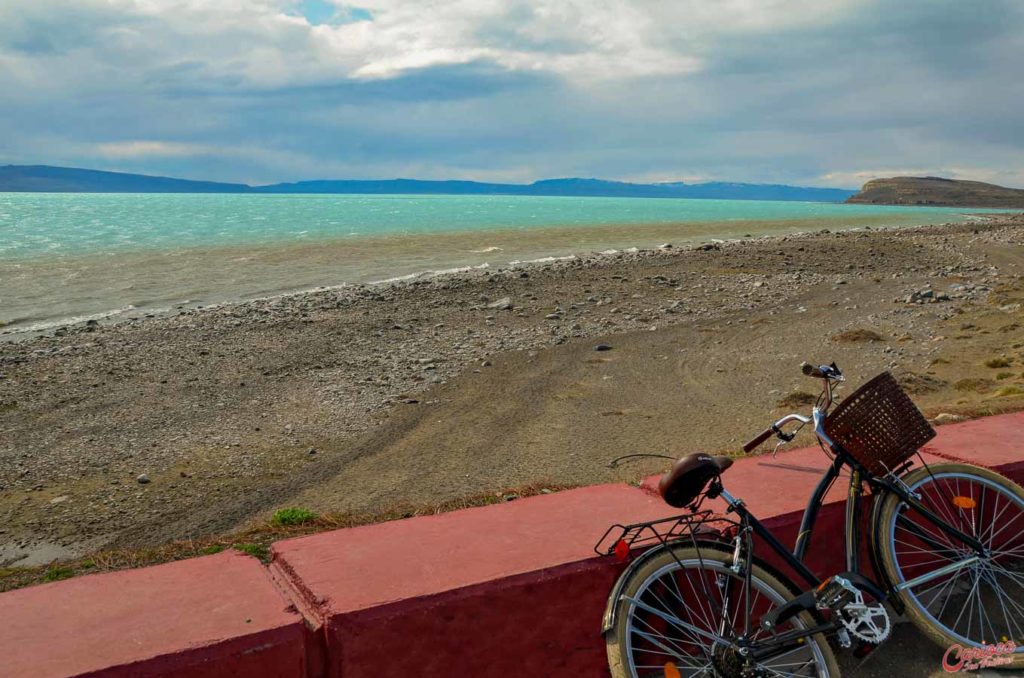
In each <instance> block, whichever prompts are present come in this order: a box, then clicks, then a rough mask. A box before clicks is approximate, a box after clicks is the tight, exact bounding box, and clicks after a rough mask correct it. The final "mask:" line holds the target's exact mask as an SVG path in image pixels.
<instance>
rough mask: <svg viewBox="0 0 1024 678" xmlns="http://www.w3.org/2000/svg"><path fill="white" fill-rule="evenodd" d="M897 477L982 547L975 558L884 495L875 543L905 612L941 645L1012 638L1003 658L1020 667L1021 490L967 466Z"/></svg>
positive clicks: (1023, 644) (1023, 617) (1023, 642)
mask: <svg viewBox="0 0 1024 678" xmlns="http://www.w3.org/2000/svg"><path fill="white" fill-rule="evenodd" d="M902 480H903V482H904V483H906V485H907V486H908V487H909V488H910V491H911V492H912V493H914V494H916V495H917V496H918V497H920V501H921V503H922V504H923V505H924V506H925V507H926V508H928V509H929V510H930V511H931V512H932V513H934V514H935V515H936V516H938V517H939V518H941V519H942V520H943V521H944V522H946V523H947V524H949V525H951V526H953V527H955V528H957V529H958V530H960V531H961V532H963V533H964V534H967V535H970V536H972V537H974V538H975V539H977V540H978V541H980V542H981V543H982V544H983V545H984V546H985V549H986V554H985V555H984V556H978V554H977V553H975V551H974V550H973V549H971V548H970V547H968V546H967V545H965V544H964V543H963V542H962V541H961V540H958V539H956V538H955V537H951V536H949V535H948V534H946V533H945V532H944V531H942V530H941V529H940V528H939V527H938V526H936V525H935V524H934V523H932V522H931V521H929V520H928V519H927V518H925V517H924V516H923V515H922V514H921V513H920V512H919V511H915V510H914V509H913V508H912V507H910V506H909V505H908V504H906V503H905V502H903V501H901V500H900V499H899V497H897V496H895V495H889V496H887V497H885V498H884V499H883V502H884V503H883V504H882V506H881V508H880V510H879V513H878V522H877V523H876V526H875V529H876V534H875V539H876V541H875V544H876V547H877V549H878V556H879V561H880V563H881V565H882V567H883V569H884V570H885V573H886V575H887V576H888V577H889V581H890V583H892V584H893V585H895V586H896V587H897V588H899V589H900V596H901V598H902V599H903V602H904V603H905V604H906V612H907V616H908V617H910V619H911V621H913V622H914V623H915V624H916V625H917V626H918V628H920V629H921V630H922V631H924V632H925V634H927V635H928V636H929V637H930V638H931V639H932V640H933V641H935V642H936V643H938V644H939V645H940V646H942V647H946V648H948V647H952V646H956V645H958V646H960V647H971V648H979V647H982V646H983V645H998V644H1000V643H1003V644H1006V647H1010V646H1009V643H1008V641H1012V642H1013V644H1014V645H1015V646H1016V652H1014V653H1012V654H1006V655H1004V656H1005V659H1006V660H1008V661H1010V662H1011V664H1010V665H1012V666H1015V667H1016V666H1024V490H1022V489H1021V488H1020V486H1019V485H1016V484H1015V483H1013V482H1012V481H1010V480H1009V479H1008V478H1005V477H1003V476H1001V475H999V474H998V473H995V472H993V471H990V470H988V469H983V468H979V467H977V466H971V465H970V464H953V463H949V464H945V463H944V464H935V465H932V466H930V467H928V468H924V467H922V468H918V469H915V470H913V471H911V472H910V473H908V474H907V475H905V476H904V477H903V478H902ZM954 654H955V652H954ZM1004 665H1005V664H1004Z"/></svg>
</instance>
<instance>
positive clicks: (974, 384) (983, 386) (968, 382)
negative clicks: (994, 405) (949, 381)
mask: <svg viewBox="0 0 1024 678" xmlns="http://www.w3.org/2000/svg"><path fill="white" fill-rule="evenodd" d="M991 385H992V382H990V381H989V380H988V379H976V378H968V379H961V380H960V381H958V382H956V383H955V384H953V388H955V389H956V390H958V391H974V392H976V393H981V392H982V391H987V390H988V387H989V386H991Z"/></svg>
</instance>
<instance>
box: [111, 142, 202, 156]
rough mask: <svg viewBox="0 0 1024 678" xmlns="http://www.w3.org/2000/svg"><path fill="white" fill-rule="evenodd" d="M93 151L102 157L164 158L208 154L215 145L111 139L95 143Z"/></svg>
mask: <svg viewBox="0 0 1024 678" xmlns="http://www.w3.org/2000/svg"><path fill="white" fill-rule="evenodd" d="M93 148H94V150H95V153H96V154H97V155H99V156H100V157H103V158H114V159H119V160H120V159H126V158H129V159H134V158H146V157H150V156H157V157H166V158H189V157H195V156H198V155H210V154H212V153H216V152H217V148H216V147H212V146H204V145H202V144H186V143H179V142H174V141H113V142H109V143H100V144H96V145H95V146H94V147H93Z"/></svg>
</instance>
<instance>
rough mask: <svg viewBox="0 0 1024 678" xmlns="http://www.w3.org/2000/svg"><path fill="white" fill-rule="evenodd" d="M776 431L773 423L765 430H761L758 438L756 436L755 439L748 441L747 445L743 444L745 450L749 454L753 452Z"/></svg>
mask: <svg viewBox="0 0 1024 678" xmlns="http://www.w3.org/2000/svg"><path fill="white" fill-rule="evenodd" d="M775 433H776V430H775V425H774V424H773V425H771V426H769V427H768V428H766V429H765V430H763V431H761V432H760V433H759V434H758V435H757V437H756V438H754V439H753V440H751V441H750V442H748V443H747V444H746V445H744V446H743V451H744V452H746V453H747V454H749V453H751V452H753V451H754V450H755V449H757V448H758V447H759V446H760V445H761V443H763V442H764V441H766V440H768V439H769V438H771V437H772V436H773V435H774V434H775Z"/></svg>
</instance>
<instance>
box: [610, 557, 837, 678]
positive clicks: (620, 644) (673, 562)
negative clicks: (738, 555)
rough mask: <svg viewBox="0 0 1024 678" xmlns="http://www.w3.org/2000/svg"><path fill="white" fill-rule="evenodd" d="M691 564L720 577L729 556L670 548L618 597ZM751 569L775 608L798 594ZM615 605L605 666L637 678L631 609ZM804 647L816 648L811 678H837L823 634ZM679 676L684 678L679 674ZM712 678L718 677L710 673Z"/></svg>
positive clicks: (618, 675)
mask: <svg viewBox="0 0 1024 678" xmlns="http://www.w3.org/2000/svg"><path fill="white" fill-rule="evenodd" d="M695 561H698V564H701V563H703V564H707V565H709V566H711V568H712V569H713V571H715V572H717V573H723V572H722V570H723V569H725V570H727V569H728V568H729V567H730V566H731V565H732V553H731V552H728V551H725V550H720V549H719V548H716V547H715V546H704V545H702V546H701V547H700V548H699V550H698V549H697V548H694V547H693V546H691V545H689V544H688V543H685V544H684V543H680V544H677V545H674V546H670V547H669V548H668V549H665V551H664V552H663V553H661V554H659V555H657V556H654V557H652V558H651V559H650V560H648V561H647V562H646V563H644V564H643V565H642V566H641V567H640V568H638V569H637V570H635V571H634V572H632V573H630V574H629V580H628V581H626V582H625V584H624V586H623V588H622V595H623V596H627V597H630V598H633V597H634V596H636V595H637V593H638V592H639V591H642V590H644V589H645V586H649V585H650V584H651V582H650V581H649V580H651V578H652V577H655V576H657V575H658V573H660V572H665V571H666V569H665V568H671V567H675V568H676V571H678V564H679V563H683V564H686V563H694V562H695ZM751 567H752V571H751V579H752V582H753V583H754V586H757V587H761V588H762V590H763V591H765V592H767V593H766V594H765V595H766V596H770V597H773V598H774V599H775V603H776V604H781V602H784V601H786V600H789V599H791V598H793V597H795V596H796V595H797V594H798V591H797V590H796V589H795V587H794V586H793V585H792V584H791V583H789V582H788V581H786V580H785V579H784V578H783V577H782V576H781V575H777V574H775V573H773V572H771V571H770V570H769V568H767V567H765V566H764V565H763V564H761V563H759V562H758V561H755V562H754V564H752V565H751ZM615 604H616V605H619V606H620V608H619V610H618V616H617V619H616V623H615V626H614V627H613V628H612V629H610V630H609V631H608V633H607V634H606V636H605V644H606V650H607V654H608V666H609V669H610V671H611V675H612V678H637V676H638V675H640V674H637V673H636V671H635V670H634V668H633V667H632V663H631V662H632V659H633V657H632V656H631V653H630V652H629V650H628V649H627V648H629V647H630V642H629V639H628V638H627V636H629V635H630V633H631V632H630V629H629V625H630V608H631V607H632V606H633V605H632V603H630V602H629V601H627V600H625V599H621V598H620V600H618V601H616V602H615ZM753 621H754V623H755V624H756V623H758V622H759V620H753ZM789 623H795V624H797V625H799V626H802V627H804V628H806V627H808V626H814V625H816V623H817V621H816V620H815V618H814V617H813V616H812V615H811V614H810V613H809V612H803V613H801V614H800V615H798V616H797V617H795V618H794V620H792V622H789ZM755 628H756V626H755ZM805 644H806V645H807V646H808V647H813V648H817V650H818V652H819V656H818V657H817V658H816V662H815V664H816V667H817V670H816V671H815V673H814V675H816V676H819V677H822V678H837V677H838V676H839V675H840V673H839V665H838V663H837V661H836V657H835V654H834V653H833V651H832V648H831V646H830V645H829V642H828V640H827V638H826V637H825V636H824V635H823V634H817V635H814V636H811V637H810V638H809V639H808V641H807V642H806V643H805ZM812 653H813V649H812ZM659 675H661V674H659ZM665 675H667V674H665ZM681 675H686V674H685V673H683V674H681ZM712 675H718V674H717V673H714V674H712Z"/></svg>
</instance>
